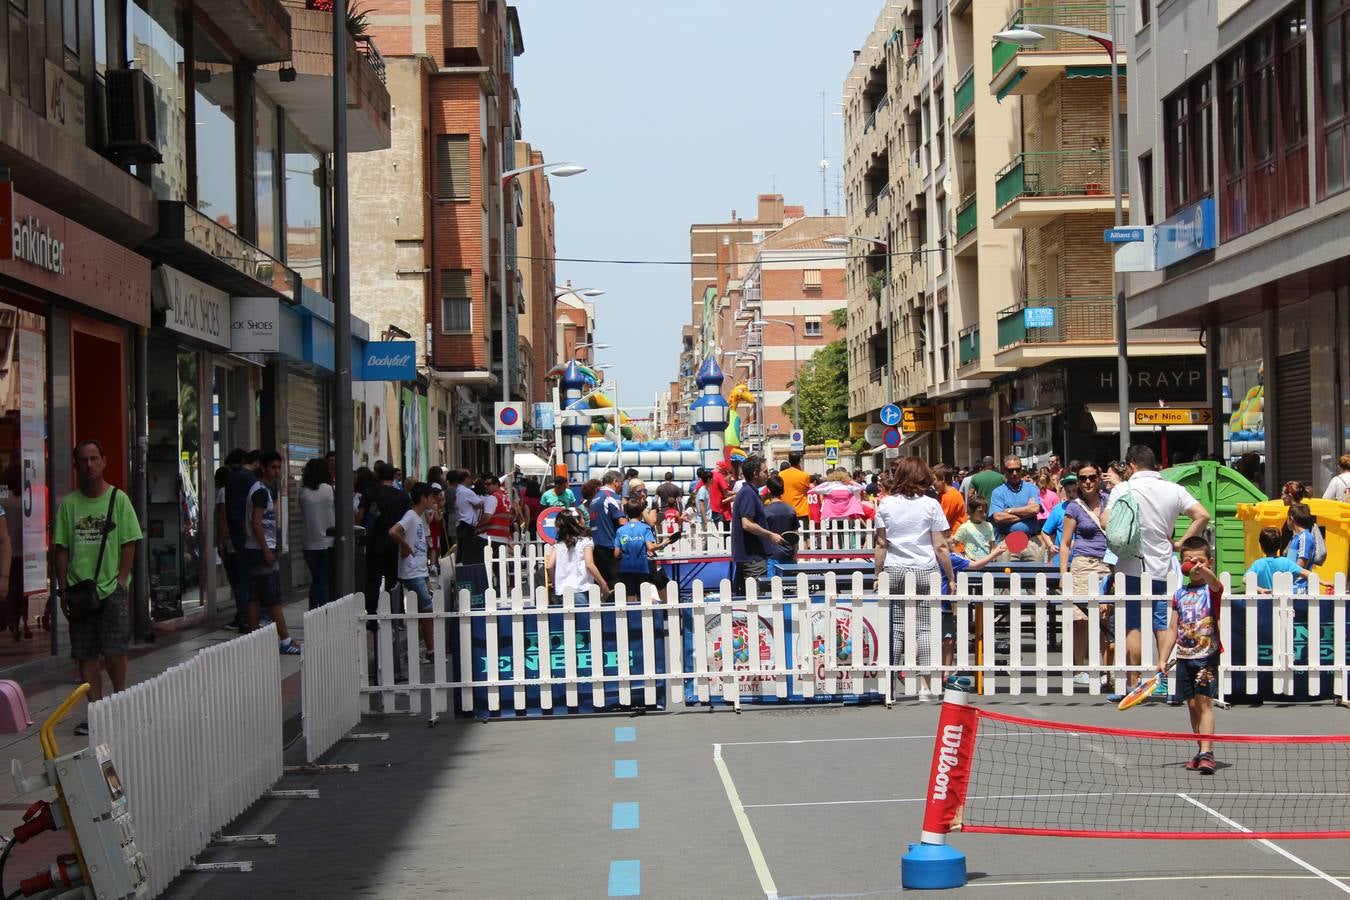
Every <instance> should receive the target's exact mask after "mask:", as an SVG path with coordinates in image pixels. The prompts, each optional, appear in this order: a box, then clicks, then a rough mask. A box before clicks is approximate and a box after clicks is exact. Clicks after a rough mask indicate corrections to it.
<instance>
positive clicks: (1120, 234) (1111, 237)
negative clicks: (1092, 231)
mask: <svg viewBox="0 0 1350 900" xmlns="http://www.w3.org/2000/svg"><path fill="white" fill-rule="evenodd" d="M1102 239H1103V240H1105V241H1106V242H1107V243H1108V244H1133V243H1135V242H1136V241H1142V240H1143V239H1144V229H1142V228H1108V229H1106V230H1105V231H1103V232H1102Z"/></svg>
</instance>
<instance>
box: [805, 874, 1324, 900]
mask: <svg viewBox="0 0 1350 900" xmlns="http://www.w3.org/2000/svg"><path fill="white" fill-rule="evenodd" d="M1319 878H1320V876H1317V875H1294V874H1292V873H1290V874H1288V875H1235V874H1231V873H1230V874H1227V875H1129V876H1124V877H1122V876H1119V875H1116V876H1112V877H1111V878H1053V879H1047V880H1044V881H970V882H967V883H966V887H1028V886H1036V885H1048V884H1117V883H1121V882H1126V881H1247V880H1250V881H1318V880H1319ZM784 900H786V898H784Z"/></svg>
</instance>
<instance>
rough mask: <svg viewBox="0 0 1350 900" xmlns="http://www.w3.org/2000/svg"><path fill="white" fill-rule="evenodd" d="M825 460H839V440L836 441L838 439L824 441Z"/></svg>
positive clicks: (834, 461) (832, 461) (828, 461)
mask: <svg viewBox="0 0 1350 900" xmlns="http://www.w3.org/2000/svg"><path fill="white" fill-rule="evenodd" d="M825 461H826V462H827V463H837V462H839V442H838V441H826V442H825Z"/></svg>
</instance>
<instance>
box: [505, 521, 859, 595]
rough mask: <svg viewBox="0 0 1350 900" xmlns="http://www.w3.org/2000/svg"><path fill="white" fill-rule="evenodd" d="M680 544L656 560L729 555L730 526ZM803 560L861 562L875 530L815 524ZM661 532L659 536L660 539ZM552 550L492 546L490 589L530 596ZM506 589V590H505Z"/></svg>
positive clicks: (688, 536)
mask: <svg viewBox="0 0 1350 900" xmlns="http://www.w3.org/2000/svg"><path fill="white" fill-rule="evenodd" d="M681 528H682V529H684V530H683V531H682V532H681V536H680V539H679V540H678V541H676V542H675V543H673V544H671V545H670V546H669V547H664V548H662V549H661V550H660V551H659V552H658V553H657V554H656V558H657V560H658V561H662V562H693V561H698V560H703V559H717V558H722V557H729V556H730V555H731V532H730V530H729V529H728V528H727V527H726V526H718V525H706V526H704V525H690V524H688V523H684V524H682V525H681ZM798 533H799V534H800V535H801V537H800V539H799V542H798V544H797V555H798V557H799V558H801V557H807V556H814V557H820V558H831V557H837V558H845V557H846V558H855V559H856V558H862V557H866V556H870V555H871V553H872V550H873V547H875V546H876V544H875V541H876V526H875V525H874V524H872V523H871V522H866V521H853V520H846V519H835V520H831V521H826V522H822V523H820V524H818V525H817V524H815V523H812V524H810V525H808V526H807V527H805V528H802V529H801V530H800V531H799V532H798ZM659 535H660V532H658V536H659ZM550 546H552V545H550V544H549V543H548V542H547V541H543V540H533V541H519V542H516V543H514V544H496V545H494V544H489V545H488V546H487V547H486V548H484V551H483V562H484V564H485V566H486V567H487V573H488V586H489V587H491V588H493V589H494V590H496V591H497V592H498V593H506V592H509V591H514V590H517V589H519V588H518V586H522V585H523V586H524V589H525V590H527V591H529V592H530V593H531V594H532V593H533V592H534V590H535V588H537V587H539V586H540V585H541V584H543V581H542V578H541V573H542V571H543V564H544V560H545V558H546V557H547V556H548V551H549V547H550ZM502 585H506V590H505V591H503V589H502Z"/></svg>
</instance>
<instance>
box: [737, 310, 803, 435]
mask: <svg viewBox="0 0 1350 900" xmlns="http://www.w3.org/2000/svg"><path fill="white" fill-rule="evenodd" d="M793 314H794V315H795V314H796V310H795V309H794V310H793ZM750 324H751V325H783V326H786V327H788V328H791V329H792V427H793V429H794V430H797V429H800V428H801V427H802V420H801V418H800V417H799V416H798V415H797V395H798V394H799V393H800V392H801V385H800V384H799V383H798V378H800V377H801V369H800V368H799V367H798V366H797V323H796V322H789V321H788V320H787V319H756V320H755V321H753V322H751V323H750Z"/></svg>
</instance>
